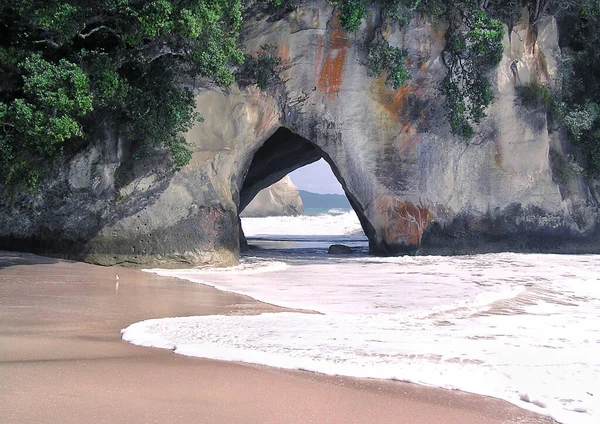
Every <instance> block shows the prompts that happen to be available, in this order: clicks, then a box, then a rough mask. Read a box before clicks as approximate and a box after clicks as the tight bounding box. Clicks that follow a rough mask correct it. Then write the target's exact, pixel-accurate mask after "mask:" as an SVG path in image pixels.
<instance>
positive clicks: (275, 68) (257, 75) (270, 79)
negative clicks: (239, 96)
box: [237, 44, 283, 90]
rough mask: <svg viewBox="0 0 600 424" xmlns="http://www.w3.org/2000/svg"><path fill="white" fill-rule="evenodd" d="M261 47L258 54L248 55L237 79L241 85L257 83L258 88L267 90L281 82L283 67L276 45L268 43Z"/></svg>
mask: <svg viewBox="0 0 600 424" xmlns="http://www.w3.org/2000/svg"><path fill="white" fill-rule="evenodd" d="M260 48H261V51H260V52H259V53H258V54H257V55H256V56H251V55H248V56H246V61H245V62H244V66H243V67H242V68H241V69H240V71H239V73H238V78H237V79H238V81H239V83H240V84H241V85H250V84H256V85H257V86H258V88H260V89H261V90H265V89H267V88H268V87H270V86H271V85H273V84H276V83H277V82H279V80H280V78H279V74H280V73H281V71H282V70H283V69H282V66H281V58H280V57H279V56H278V55H277V52H276V50H277V47H276V46H273V45H269V44H266V45H264V46H261V47H260Z"/></svg>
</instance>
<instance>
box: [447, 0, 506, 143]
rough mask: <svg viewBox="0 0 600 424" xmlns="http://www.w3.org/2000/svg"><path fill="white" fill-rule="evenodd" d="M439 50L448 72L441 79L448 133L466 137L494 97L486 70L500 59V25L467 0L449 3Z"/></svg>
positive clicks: (501, 35) (495, 64) (501, 37)
mask: <svg viewBox="0 0 600 424" xmlns="http://www.w3.org/2000/svg"><path fill="white" fill-rule="evenodd" d="M451 7H452V8H451V10H449V11H448V15H447V16H448V17H449V20H450V27H449V28H448V33H447V35H446V48H445V50H444V52H443V59H444V63H445V65H446V67H447V69H448V73H447V75H446V77H445V78H444V81H443V82H442V92H443V93H444V95H445V97H446V109H447V112H446V113H447V116H448V120H449V122H450V127H451V129H452V133H453V134H455V135H458V136H460V137H463V138H465V139H468V138H470V137H472V135H473V124H476V123H479V122H480V121H481V120H482V119H483V118H484V117H485V108H486V107H487V106H489V105H490V104H491V103H492V101H493V100H494V93H493V88H492V84H491V82H490V79H489V72H490V71H491V70H492V69H493V68H494V67H496V66H497V65H498V63H500V60H501V59H502V52H503V46H502V39H503V37H504V28H503V26H502V23H501V22H500V21H499V20H497V19H492V18H490V17H489V16H487V15H486V14H485V13H484V12H483V11H481V10H479V9H478V6H477V3H476V2H474V1H470V0H462V1H457V2H453V3H452V6H451Z"/></svg>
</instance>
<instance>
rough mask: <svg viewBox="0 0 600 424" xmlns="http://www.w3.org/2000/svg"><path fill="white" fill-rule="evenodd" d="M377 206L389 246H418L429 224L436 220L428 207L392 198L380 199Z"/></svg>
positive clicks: (383, 197) (384, 197)
mask: <svg viewBox="0 0 600 424" xmlns="http://www.w3.org/2000/svg"><path fill="white" fill-rule="evenodd" d="M376 205H377V210H378V213H379V216H380V217H381V222H380V224H381V225H382V226H383V235H384V238H385V241H386V242H387V243H388V244H407V245H415V246H416V245H418V244H419V243H420V242H421V237H422V236H423V232H424V231H425V228H426V227H427V224H429V222H431V221H432V220H433V218H434V217H433V214H432V213H431V212H430V211H429V209H428V208H427V207H425V206H423V205H415V204H413V203H411V202H401V201H399V200H397V199H396V198H393V197H390V196H382V197H378V198H377V199H376Z"/></svg>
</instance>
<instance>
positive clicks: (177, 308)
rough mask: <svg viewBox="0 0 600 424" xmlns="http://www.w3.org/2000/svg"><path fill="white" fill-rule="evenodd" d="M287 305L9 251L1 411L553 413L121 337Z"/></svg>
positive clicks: (115, 416)
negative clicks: (161, 323)
mask: <svg viewBox="0 0 600 424" xmlns="http://www.w3.org/2000/svg"><path fill="white" fill-rule="evenodd" d="M117 274H118V275H119V280H117V279H116V275H117ZM117 282H118V283H119V284H118V285H117V284H116V283H117ZM277 310H283V309H279V308H276V307H274V306H270V305H265V304H262V303H259V302H256V301H254V300H252V299H250V298H247V297H243V296H238V295H234V294H231V293H224V292H220V291H218V290H215V289H212V288H210V287H205V286H201V285H197V284H192V283H188V282H185V281H180V280H177V279H172V278H164V277H158V276H155V275H152V274H148V273H144V272H141V271H139V270H135V269H126V268H106V267H97V266H93V265H88V264H82V263H76V262H68V261H62V260H55V259H49V258H43V257H39V256H34V255H29V254H19V253H9V252H0V422H2V423H4V424H8V423H60V424H65V423H171V422H172V423H273V424H275V423H277V424H285V423H320V424H326V423H340V424H341V423H343V424H349V423H365V424H377V423H461V424H465V423H551V422H553V421H552V420H550V419H548V418H546V417H542V416H539V415H536V414H533V413H530V412H528V411H525V410H522V409H519V408H517V407H516V406H514V405H511V404H509V403H507V402H504V401H501V400H497V399H493V398H487V397H482V396H476V395H472V394H467V393H463V392H458V391H449V390H444V389H437V388H429V387H421V386H417V385H413V384H407V383H398V382H390V381H378V380H364V379H352V378H342V377H330V376H324V375H319V374H314V373H309V372H302V371H285V370H278V369H273V368H268V367H260V366H252V365H244V364H237V363H229V362H221V361H213V360H205V359H198V358H189V357H184V356H180V355H175V354H173V353H172V352H170V351H167V350H161V349H152V348H144V347H139V346H133V345H131V344H129V343H126V342H123V341H121V339H120V330H121V329H122V328H125V327H126V326H128V325H129V324H131V323H133V322H136V321H140V320H144V319H148V318H158V317H165V316H189V315H205V314H254V313H260V312H263V311H277Z"/></svg>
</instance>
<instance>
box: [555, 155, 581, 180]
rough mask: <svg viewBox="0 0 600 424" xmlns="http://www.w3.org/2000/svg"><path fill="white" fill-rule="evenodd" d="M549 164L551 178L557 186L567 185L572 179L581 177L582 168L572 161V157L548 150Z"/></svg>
mask: <svg viewBox="0 0 600 424" xmlns="http://www.w3.org/2000/svg"><path fill="white" fill-rule="evenodd" d="M550 163H551V165H552V177H553V178H554V180H555V181H556V182H557V183H558V184H567V183H568V182H569V181H571V180H572V179H573V178H575V177H579V176H581V175H583V168H582V167H581V166H579V164H578V163H577V162H576V161H575V159H573V156H571V155H569V156H564V155H563V154H562V153H560V152H559V151H558V150H555V149H550Z"/></svg>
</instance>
